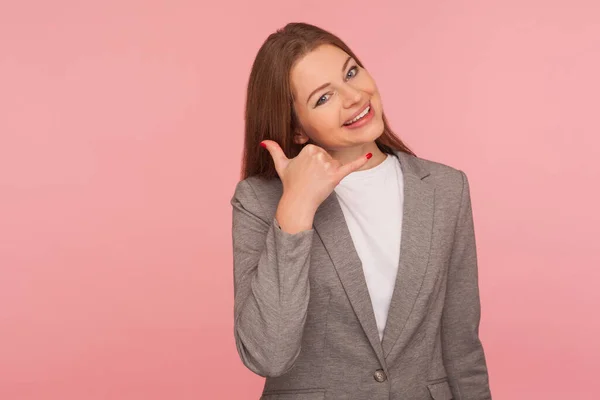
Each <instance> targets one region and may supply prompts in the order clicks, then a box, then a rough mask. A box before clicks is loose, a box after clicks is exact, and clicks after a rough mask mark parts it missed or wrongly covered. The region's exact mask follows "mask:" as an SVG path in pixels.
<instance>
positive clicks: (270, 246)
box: [231, 23, 491, 400]
mask: <svg viewBox="0 0 600 400" xmlns="http://www.w3.org/2000/svg"><path fill="white" fill-rule="evenodd" d="M245 130H246V132H245V143H244V158H243V167H242V180H241V181H240V182H239V183H238V184H237V186H236V188H235V193H234V195H233V198H232V199H231V204H232V206H233V261H234V291H235V305H234V318H235V320H234V321H235V322H234V325H235V327H234V335H235V341H236V345H237V350H238V353H239V355H240V358H241V360H242V362H243V363H244V365H246V367H248V368H249V369H250V370H252V371H253V372H255V373H256V374H258V375H261V376H264V377H266V378H267V379H266V382H265V387H264V390H263V394H262V397H261V398H262V399H265V400H267V399H270V400H272V399H280V400H283V399H290V400H291V399H297V400H317V399H336V400H338V399H357V400H359V399H360V400H377V399H386V400H389V399H397V400H400V399H402V400H424V399H435V400H449V399H455V400H467V399H468V400H485V399H491V394H490V389H489V382H488V373H487V366H486V361H485V355H484V351H483V348H482V345H481V341H480V339H479V334H478V331H479V320H480V302H479V288H478V276H477V257H476V249H475V237H474V230H473V217H472V210H471V200H470V192H469V183H468V180H467V177H466V175H465V174H464V173H463V172H462V171H460V170H457V169H454V168H452V167H450V166H446V165H443V164H440V163H436V162H433V161H428V160H425V159H421V158H418V157H416V155H415V154H414V153H413V152H412V151H411V150H410V149H409V148H408V147H407V146H406V145H405V144H404V143H402V141H401V140H400V139H398V138H397V137H396V136H395V135H394V134H393V132H392V130H391V129H390V127H389V125H388V123H387V120H386V118H385V115H384V112H383V106H382V102H381V97H380V94H379V91H378V89H377V86H376V85H375V81H374V80H373V77H371V75H369V72H368V71H367V70H366V69H365V68H364V66H363V64H362V63H361V62H360V60H359V59H358V57H357V56H356V55H355V54H354V53H353V52H352V51H351V50H350V49H349V48H348V46H346V45H345V44H344V42H342V41H341V40H340V39H339V38H338V37H336V36H335V35H333V34H331V33H329V32H327V31H325V30H323V29H320V28H317V27H315V26H312V25H308V24H303V23H290V24H288V25H287V26H285V28H283V29H280V30H278V31H277V32H276V33H273V34H272V35H270V36H269V37H268V39H267V40H266V41H265V43H264V44H263V45H262V47H261V48H260V50H259V52H258V55H257V56H256V60H255V62H254V64H253V66H252V71H251V73H250V80H249V83H248V92H247V102H246V127H245ZM261 145H262V146H263V147H264V148H262V147H260V146H261Z"/></svg>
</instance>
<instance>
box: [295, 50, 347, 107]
mask: <svg viewBox="0 0 600 400" xmlns="http://www.w3.org/2000/svg"><path fill="white" fill-rule="evenodd" d="M350 60H352V56H349V57H348V58H346V61H345V62H344V65H343V66H342V72H344V71H345V70H346V66H347V65H348V63H349V62H350ZM329 85H331V82H327V83H324V84H322V85H321V86H319V87H318V88H316V89H315V90H313V91H312V93H311V94H310V95H309V96H308V99H306V104H308V102H309V101H310V98H311V97H313V95H314V94H315V93H317V92H318V91H319V90H321V89H325V88H326V87H327V86H329Z"/></svg>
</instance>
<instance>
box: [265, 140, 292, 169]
mask: <svg viewBox="0 0 600 400" xmlns="http://www.w3.org/2000/svg"><path fill="white" fill-rule="evenodd" d="M260 145H261V146H263V147H264V148H265V149H267V150H268V151H269V154H270V155H271V158H272V159H273V163H275V169H276V170H277V173H278V174H279V177H280V178H281V177H282V176H281V173H282V172H283V170H284V169H285V168H286V167H287V165H288V163H289V161H290V160H289V159H288V158H287V157H286V156H285V153H284V152H283V150H281V147H280V146H279V144H278V143H277V142H274V141H272V140H263V141H262V142H260Z"/></svg>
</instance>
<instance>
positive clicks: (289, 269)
mask: <svg viewBox="0 0 600 400" xmlns="http://www.w3.org/2000/svg"><path fill="white" fill-rule="evenodd" d="M231 205H232V206H233V218H232V239H233V275H234V337H235V343H236V347H237V351H238V354H239V356H240V358H241V360H242V362H243V363H244V365H245V366H246V367H247V368H248V369H250V370H251V371H253V372H254V373H256V374H258V375H260V376H264V377H275V376H280V375H283V374H284V373H286V372H287V371H288V370H290V369H291V368H292V367H293V364H294V362H295V360H296V359H297V358H298V355H299V353H300V344H301V339H302V332H303V330H304V324H305V321H306V314H307V309H308V300H309V293H310V287H309V279H308V271H309V264H310V250H311V247H312V240H313V234H314V229H310V230H305V231H302V232H298V233H295V234H290V233H287V232H285V231H283V230H282V229H281V227H280V226H279V224H278V223H277V220H276V219H275V217H274V216H273V217H272V218H267V217H265V216H264V212H263V210H262V207H261V204H260V202H259V200H258V198H257V196H256V195H255V192H254V189H253V188H252V186H251V185H250V183H249V182H248V181H247V180H244V181H241V182H239V183H238V184H237V186H236V189H235V194H234V196H233V198H232V199H231Z"/></svg>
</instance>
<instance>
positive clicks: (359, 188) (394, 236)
mask: <svg viewBox="0 0 600 400" xmlns="http://www.w3.org/2000/svg"><path fill="white" fill-rule="evenodd" d="M334 191H335V193H336V195H337V198H338V200H339V203H340V206H341V208H342V211H343V214H344V218H345V219H346V223H347V225H348V229H349V231H350V235H351V236H352V241H353V243H354V247H355V248H356V252H357V253H358V256H359V258H360V260H361V262H362V267H363V272H364V274H365V280H366V282H367V288H368V289H369V295H370V297H371V303H372V304H373V311H374V313H375V320H376V321H377V328H378V330H379V338H380V339H382V338H383V330H384V328H385V323H386V320H387V316H388V310H389V308H390V301H391V299H392V293H393V291H394V284H395V282H396V272H397V271H398V262H399V260H400V240H401V233H402V211H403V209H404V207H403V205H404V204H403V202H404V182H403V179H402V169H401V167H400V162H399V160H398V159H397V158H396V157H394V156H393V155H389V154H387V158H386V159H385V160H384V161H383V162H382V163H381V164H379V165H377V166H376V167H374V168H370V169H367V170H364V171H355V172H353V173H351V174H350V175H348V176H346V177H345V178H344V179H342V181H341V182H340V183H339V184H338V185H337V186H336V188H335V189H334Z"/></svg>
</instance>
